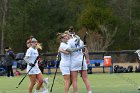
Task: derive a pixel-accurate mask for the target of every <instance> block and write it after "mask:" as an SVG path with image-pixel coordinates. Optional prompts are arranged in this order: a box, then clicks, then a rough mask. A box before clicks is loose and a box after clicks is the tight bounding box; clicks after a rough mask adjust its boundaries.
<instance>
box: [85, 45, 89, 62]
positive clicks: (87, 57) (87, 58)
mask: <svg viewBox="0 0 140 93" xmlns="http://www.w3.org/2000/svg"><path fill="white" fill-rule="evenodd" d="M84 54H85V58H86V63H87V64H90V59H89V51H88V49H87V47H85V53H84Z"/></svg>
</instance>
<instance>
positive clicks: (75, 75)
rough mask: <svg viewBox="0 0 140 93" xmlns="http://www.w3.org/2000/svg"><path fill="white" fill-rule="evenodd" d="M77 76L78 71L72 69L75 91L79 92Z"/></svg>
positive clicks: (74, 92) (75, 92)
mask: <svg viewBox="0 0 140 93" xmlns="http://www.w3.org/2000/svg"><path fill="white" fill-rule="evenodd" d="M77 76H78V71H71V80H72V87H73V93H78V92H77V91H78V89H77Z"/></svg>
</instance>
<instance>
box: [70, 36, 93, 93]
mask: <svg viewBox="0 0 140 93" xmlns="http://www.w3.org/2000/svg"><path fill="white" fill-rule="evenodd" d="M76 39H77V38H76V37H73V38H71V39H70V40H69V45H70V47H71V48H79V47H81V46H83V45H84V44H83V41H81V40H78V42H77V40H76ZM85 50H86V51H85V55H86V59H85V58H84V60H83V52H82V49H79V50H77V51H73V52H71V80H72V86H73V92H74V93H77V76H78V71H80V72H81V74H82V79H83V82H84V83H85V86H86V89H87V92H88V93H92V92H91V85H90V83H89V80H88V77H87V63H89V56H88V51H87V48H85ZM82 60H83V67H82ZM86 61H87V63H86Z"/></svg>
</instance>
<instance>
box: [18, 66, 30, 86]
mask: <svg viewBox="0 0 140 93" xmlns="http://www.w3.org/2000/svg"><path fill="white" fill-rule="evenodd" d="M32 68H33V67H31V68H30V70H29V71H28V72H27V73H26V74H25V76H24V77H23V78H22V79H21V81H20V82H19V84H18V86H17V87H16V88H18V87H19V86H20V84H21V83H22V82H23V80H24V79H25V77H26V76H27V75H28V73H29V72H30V71H31V69H32Z"/></svg>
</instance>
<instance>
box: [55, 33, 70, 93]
mask: <svg viewBox="0 0 140 93" xmlns="http://www.w3.org/2000/svg"><path fill="white" fill-rule="evenodd" d="M59 39H60V41H61V43H60V46H59V49H58V51H59V52H60V54H61V61H60V70H61V72H62V75H63V78H64V91H65V92H64V93H68V91H69V87H70V54H69V52H68V51H66V49H67V48H69V45H68V44H67V41H68V39H69V38H68V37H67V36H66V35H65V34H63V35H62V34H61V35H60V36H59Z"/></svg>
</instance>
